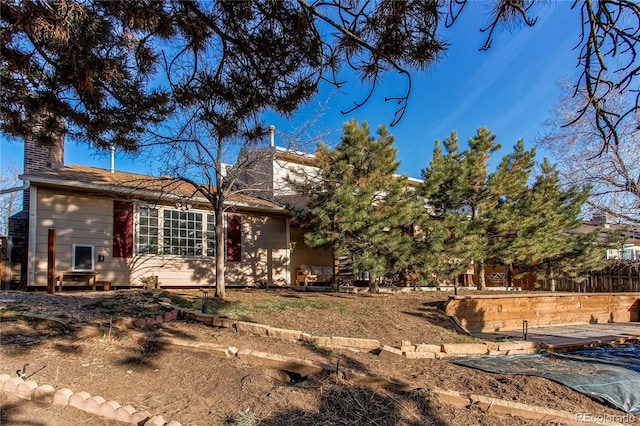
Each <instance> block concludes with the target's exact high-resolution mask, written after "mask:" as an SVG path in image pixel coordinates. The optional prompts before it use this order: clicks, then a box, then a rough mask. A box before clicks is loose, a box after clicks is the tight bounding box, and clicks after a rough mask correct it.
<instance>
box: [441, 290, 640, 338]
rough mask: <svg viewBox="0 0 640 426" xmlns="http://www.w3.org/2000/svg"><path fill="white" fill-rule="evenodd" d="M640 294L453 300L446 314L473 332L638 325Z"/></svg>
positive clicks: (513, 295)
mask: <svg viewBox="0 0 640 426" xmlns="http://www.w3.org/2000/svg"><path fill="white" fill-rule="evenodd" d="M639 301H640V293H558V294H551V293H544V294H502V295H469V296H466V295H465V296H450V297H449V300H448V301H447V303H446V308H445V312H446V314H447V315H449V316H451V317H455V318H457V320H458V321H459V322H460V324H461V325H462V326H463V327H464V328H465V329H466V330H468V331H470V332H493V331H511V330H522V326H523V321H525V320H526V321H527V324H528V326H529V327H543V326H550V325H558V324H575V323H585V324H595V323H612V322H618V323H621V322H636V321H639V318H638V304H639V303H640V302H639Z"/></svg>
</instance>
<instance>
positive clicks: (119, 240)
mask: <svg viewBox="0 0 640 426" xmlns="http://www.w3.org/2000/svg"><path fill="white" fill-rule="evenodd" d="M113 257H133V203H131V202H128V201H114V202H113Z"/></svg>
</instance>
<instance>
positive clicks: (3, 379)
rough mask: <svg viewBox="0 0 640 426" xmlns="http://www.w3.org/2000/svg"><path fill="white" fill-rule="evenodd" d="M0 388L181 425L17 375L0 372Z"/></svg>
mask: <svg viewBox="0 0 640 426" xmlns="http://www.w3.org/2000/svg"><path fill="white" fill-rule="evenodd" d="M0 389H2V391H3V392H7V393H10V394H13V395H15V396H16V397H18V398H21V399H25V400H29V401H34V402H38V403H41V404H50V405H58V406H62V407H65V406H69V407H74V408H77V409H78V410H81V411H84V412H86V413H89V414H93V415H96V416H100V417H104V418H107V419H109V420H117V421H120V422H124V423H130V424H135V425H144V426H182V424H181V423H179V422H176V421H174V420H171V421H168V422H167V421H166V420H164V418H163V417H162V416H152V415H151V414H150V413H149V412H148V411H144V410H143V411H137V410H136V409H135V408H133V407H132V406H130V405H125V406H121V405H120V404H119V403H118V402H116V401H106V400H105V399H104V398H102V397H101V396H91V395H90V394H89V393H87V392H77V393H74V392H73V391H72V390H71V389H67V388H63V389H58V390H55V389H54V387H53V386H51V385H41V386H39V385H38V383H36V382H34V381H32V380H26V381H25V380H23V379H22V378H20V377H13V378H11V377H10V376H9V375H8V374H0Z"/></svg>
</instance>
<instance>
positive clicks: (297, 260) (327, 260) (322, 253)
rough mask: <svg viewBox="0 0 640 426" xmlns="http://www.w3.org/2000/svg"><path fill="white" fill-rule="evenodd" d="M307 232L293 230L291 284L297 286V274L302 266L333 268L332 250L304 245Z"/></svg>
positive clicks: (298, 229) (297, 229)
mask: <svg viewBox="0 0 640 426" xmlns="http://www.w3.org/2000/svg"><path fill="white" fill-rule="evenodd" d="M304 233H305V231H304V230H303V229H300V228H293V227H292V228H291V241H292V242H293V243H294V244H295V248H294V249H293V252H292V253H291V283H292V284H295V282H296V274H297V271H298V267H299V266H300V265H317V266H333V254H332V252H331V250H327V249H317V248H311V247H309V246H308V245H306V244H305V243H304Z"/></svg>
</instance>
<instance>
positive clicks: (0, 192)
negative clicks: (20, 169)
mask: <svg viewBox="0 0 640 426" xmlns="http://www.w3.org/2000/svg"><path fill="white" fill-rule="evenodd" d="M30 186H31V182H29V181H25V183H24V185H22V186H17V187H15V188H6V189H0V195H4V194H11V193H12V192H18V191H26V190H27V189H29V187H30Z"/></svg>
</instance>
